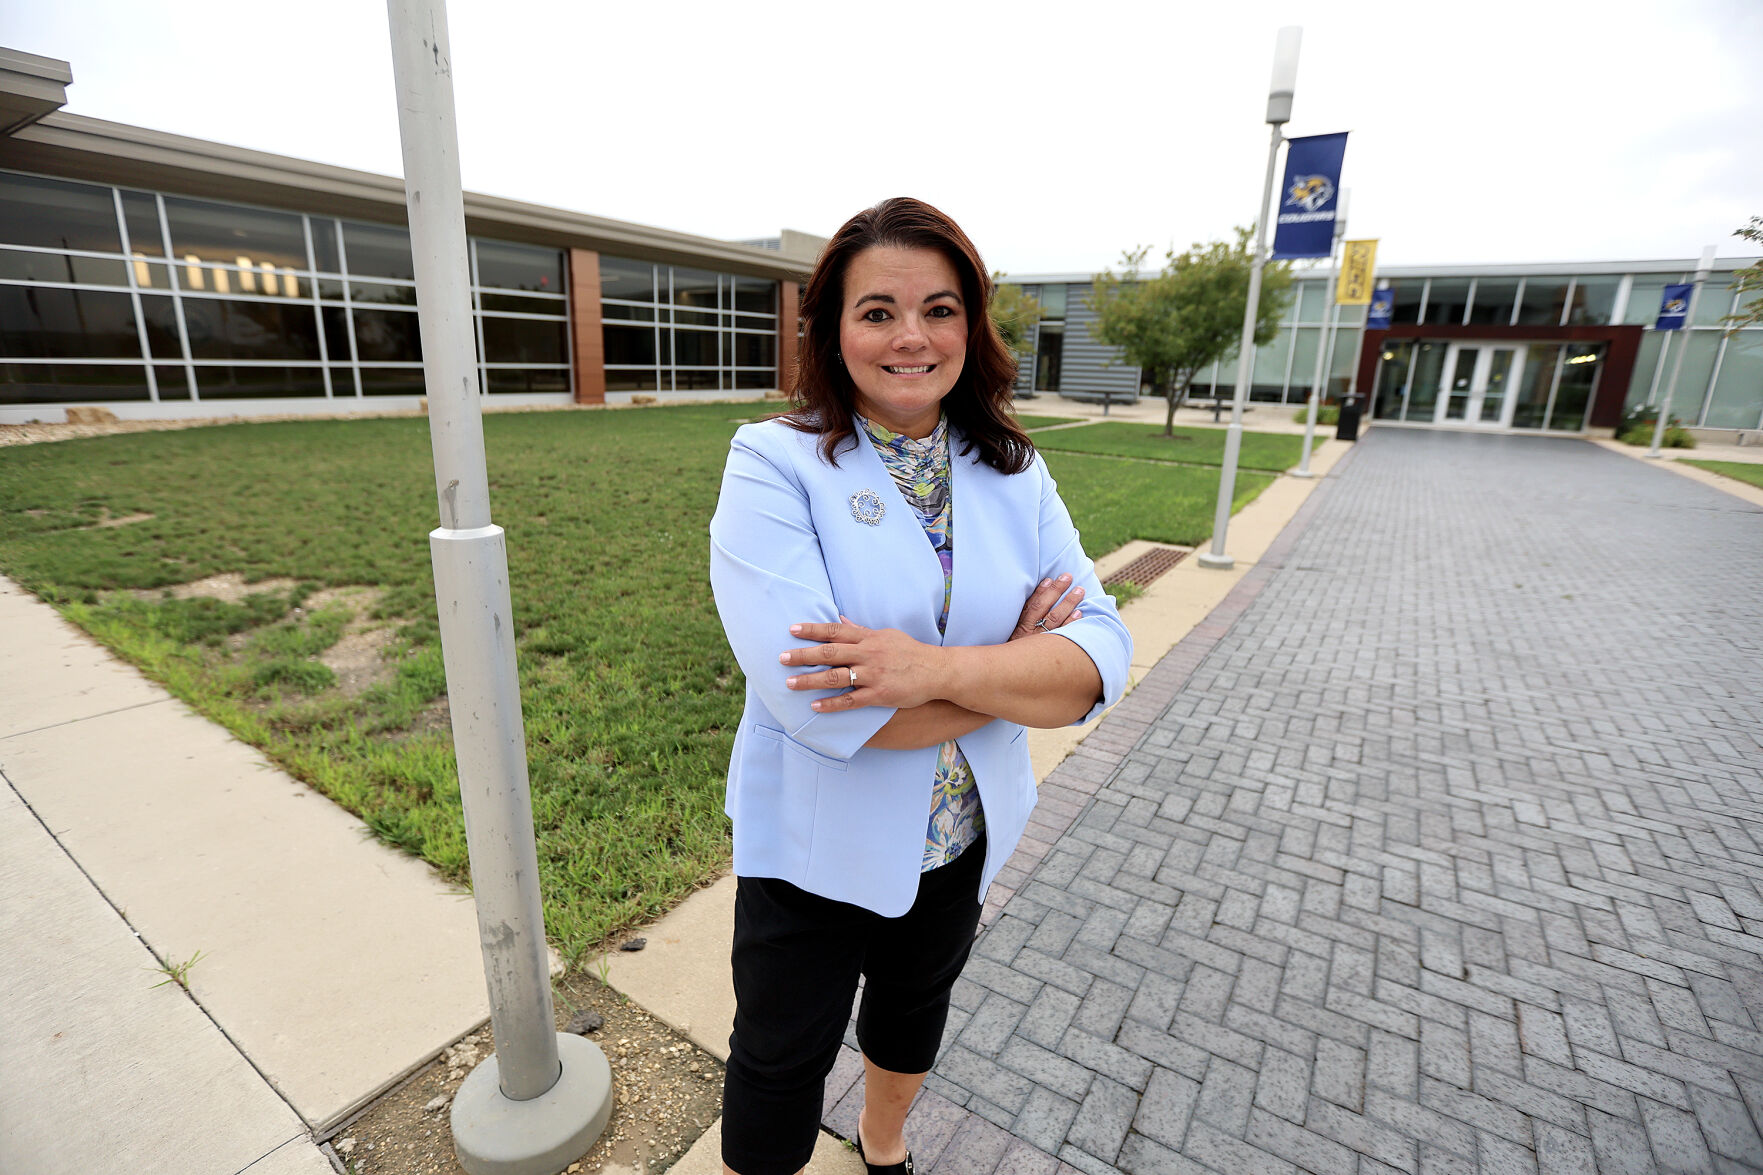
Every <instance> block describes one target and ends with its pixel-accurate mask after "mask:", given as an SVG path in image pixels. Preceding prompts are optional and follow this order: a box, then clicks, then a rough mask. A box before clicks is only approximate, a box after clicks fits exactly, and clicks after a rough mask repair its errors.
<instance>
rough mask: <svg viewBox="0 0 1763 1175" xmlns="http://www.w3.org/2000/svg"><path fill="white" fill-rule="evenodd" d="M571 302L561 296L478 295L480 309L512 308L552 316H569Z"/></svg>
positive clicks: (515, 311) (522, 312)
mask: <svg viewBox="0 0 1763 1175" xmlns="http://www.w3.org/2000/svg"><path fill="white" fill-rule="evenodd" d="M568 307H569V303H567V302H565V301H564V300H563V299H561V298H523V297H521V296H520V295H519V294H484V293H480V294H479V295H478V308H479V309H480V310H511V311H513V312H514V313H516V314H545V315H549V316H550V317H552V318H565V317H567V316H568Z"/></svg>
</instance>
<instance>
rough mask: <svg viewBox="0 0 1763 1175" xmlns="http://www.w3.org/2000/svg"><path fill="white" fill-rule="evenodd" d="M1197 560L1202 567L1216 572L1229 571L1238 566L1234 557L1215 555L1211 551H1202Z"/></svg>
mask: <svg viewBox="0 0 1763 1175" xmlns="http://www.w3.org/2000/svg"><path fill="white" fill-rule="evenodd" d="M1197 558H1198V559H1199V560H1200V566H1201V567H1210V568H1211V569H1212V570H1214V571H1229V570H1230V569H1231V568H1232V567H1235V566H1236V565H1237V561H1236V559H1235V558H1234V557H1233V556H1230V555H1214V554H1213V553H1212V552H1211V551H1201V552H1200V554H1199V555H1198V556H1197Z"/></svg>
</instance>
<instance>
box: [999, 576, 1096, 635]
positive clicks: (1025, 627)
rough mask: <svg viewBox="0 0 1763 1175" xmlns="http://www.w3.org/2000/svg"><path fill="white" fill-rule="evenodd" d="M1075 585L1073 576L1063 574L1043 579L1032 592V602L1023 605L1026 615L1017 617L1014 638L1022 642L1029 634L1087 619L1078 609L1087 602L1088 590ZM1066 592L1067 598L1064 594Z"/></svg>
mask: <svg viewBox="0 0 1763 1175" xmlns="http://www.w3.org/2000/svg"><path fill="white" fill-rule="evenodd" d="M1068 587H1071V576H1069V575H1061V576H1060V577H1059V578H1058V579H1043V580H1042V581H1041V582H1040V586H1039V587H1037V588H1035V590H1034V591H1032V592H1030V593H1029V597H1028V602H1027V603H1025V604H1023V606H1022V615H1021V616H1019V617H1017V620H1016V629H1015V631H1013V632H1011V634H1010V639H1011V640H1013V641H1019V640H1021V639H1022V638H1023V637H1025V636H1034V635H1036V634H1037V633H1042V632H1052V631H1053V630H1054V629H1055V628H1059V627H1060V626H1062V625H1064V624H1065V623H1066V622H1067V621H1071V620H1081V619H1083V613H1082V612H1079V611H1078V610H1077V608H1078V605H1079V604H1081V603H1083V598H1084V590H1083V589H1082V588H1080V587H1078V588H1071V590H1070V591H1069V592H1067V591H1066V590H1065V589H1066V588H1068ZM1061 593H1063V598H1062V597H1061Z"/></svg>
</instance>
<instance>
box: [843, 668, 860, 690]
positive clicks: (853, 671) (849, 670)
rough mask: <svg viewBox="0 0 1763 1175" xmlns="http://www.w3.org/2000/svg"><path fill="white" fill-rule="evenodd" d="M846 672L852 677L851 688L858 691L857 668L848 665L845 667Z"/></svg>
mask: <svg viewBox="0 0 1763 1175" xmlns="http://www.w3.org/2000/svg"><path fill="white" fill-rule="evenodd" d="M845 672H846V673H849V674H850V675H851V688H852V689H856V688H857V666H855V665H847V666H845Z"/></svg>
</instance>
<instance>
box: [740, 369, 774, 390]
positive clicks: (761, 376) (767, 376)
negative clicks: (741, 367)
mask: <svg viewBox="0 0 1763 1175" xmlns="http://www.w3.org/2000/svg"><path fill="white" fill-rule="evenodd" d="M776 386H777V379H776V377H775V376H774V375H773V374H772V373H771V372H769V371H737V372H735V387H737V388H746V389H753V388H772V387H776Z"/></svg>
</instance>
